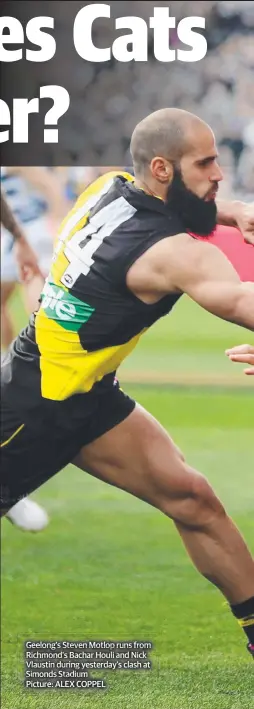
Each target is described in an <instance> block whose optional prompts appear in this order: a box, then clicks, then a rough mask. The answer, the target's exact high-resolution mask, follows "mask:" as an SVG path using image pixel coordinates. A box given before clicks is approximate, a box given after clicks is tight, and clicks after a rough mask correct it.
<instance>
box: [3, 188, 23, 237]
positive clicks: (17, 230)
mask: <svg viewBox="0 0 254 709" xmlns="http://www.w3.org/2000/svg"><path fill="white" fill-rule="evenodd" d="M1 223H2V225H3V226H4V227H5V229H7V231H9V232H10V234H11V235H12V236H13V239H14V241H18V240H19V239H21V240H22V239H25V238H26V237H25V234H24V232H23V229H22V228H21V226H20V224H18V222H17V220H16V218H15V216H14V214H13V212H12V211H11V209H10V207H9V205H8V202H7V200H6V197H5V196H4V194H3V193H2V190H1Z"/></svg>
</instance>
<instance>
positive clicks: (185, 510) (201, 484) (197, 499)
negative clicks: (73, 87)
mask: <svg viewBox="0 0 254 709" xmlns="http://www.w3.org/2000/svg"><path fill="white" fill-rule="evenodd" d="M181 467H182V473H183V476H184V477H183V478H182V479H183V485H182V486H181V488H179V490H177V491H176V495H175V498H174V499H173V501H172V499H170V498H169V500H168V502H166V507H168V509H170V508H171V514H170V515H169V516H171V517H172V519H174V521H175V522H179V523H181V524H184V525H186V526H189V527H192V528H202V527H203V528H206V527H207V526H209V525H211V524H213V522H214V521H215V520H216V519H217V518H218V517H220V516H221V515H224V514H225V510H224V508H223V505H222V504H221V502H220V500H219V499H218V497H217V496H216V494H215V492H214V490H213V489H212V487H211V485H210V484H209V482H208V480H207V479H206V478H205V477H204V476H203V475H201V474H200V473H198V472H196V471H195V470H193V469H192V468H190V467H189V466H188V465H187V464H186V463H185V462H183V463H182V464H181Z"/></svg>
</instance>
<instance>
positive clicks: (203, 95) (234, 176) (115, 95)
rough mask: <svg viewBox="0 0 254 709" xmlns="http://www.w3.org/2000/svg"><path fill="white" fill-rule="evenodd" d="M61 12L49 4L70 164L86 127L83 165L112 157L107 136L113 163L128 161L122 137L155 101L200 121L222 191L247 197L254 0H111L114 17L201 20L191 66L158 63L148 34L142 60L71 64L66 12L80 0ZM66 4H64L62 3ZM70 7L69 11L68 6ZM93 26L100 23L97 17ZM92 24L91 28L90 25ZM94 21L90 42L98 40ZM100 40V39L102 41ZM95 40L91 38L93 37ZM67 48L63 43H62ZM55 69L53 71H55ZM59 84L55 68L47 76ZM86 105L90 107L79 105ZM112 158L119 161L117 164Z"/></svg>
mask: <svg viewBox="0 0 254 709" xmlns="http://www.w3.org/2000/svg"><path fill="white" fill-rule="evenodd" d="M64 4H65V13H64V14H63V13H62V11H61V9H60V7H59V5H60V3H56V6H58V7H56V13H59V15H58V19H57V21H58V24H59V41H60V42H62V43H64V44H65V45H66V52H65V62H66V65H65V66H64V67H63V66H62V65H61V68H60V67H59V71H61V72H63V69H64V75H65V85H66V88H67V89H70V91H71V95H72V106H73V111H72V123H71V126H69V127H68V132H67V133H66V136H64V135H63V141H65V143H66V150H67V152H68V150H69V147H68V146H70V145H71V158H72V160H73V163H74V164H75V163H76V164H79V165H80V164H82V163H83V159H82V146H83V141H84V134H85V133H86V132H89V135H90V132H91V127H92V128H93V131H92V133H91V134H92V140H91V144H90V148H91V161H90V162H89V161H88V160H87V157H88V156H87V153H86V162H85V164H87V163H89V164H96V162H94V156H95V154H96V152H97V154H98V156H99V161H98V163H97V164H102V165H108V164H111V162H112V141H114V144H115V145H116V144H117V145H119V160H118V156H117V150H116V148H114V162H115V163H117V164H122V155H123V154H124V155H125V156H126V157H125V161H124V162H125V164H127V165H128V164H129V153H128V146H129V137H130V133H131V131H132V129H133V128H134V126H135V125H136V123H137V122H138V121H139V120H140V119H141V118H143V117H144V116H145V115H147V114H148V113H149V112H151V111H154V110H156V109H158V108H161V107H162V106H178V107H181V108H184V109H187V110H189V111H193V112H194V113H198V115H199V116H200V117H201V118H203V119H204V120H206V121H207V122H208V123H209V124H210V125H211V126H212V128H213V130H214V132H215V134H216V137H217V141H218V145H219V148H220V155H221V164H222V166H223V168H224V170H225V178H226V179H225V181H224V185H223V186H222V189H221V195H222V196H236V197H239V198H241V197H243V196H244V197H245V198H246V197H247V199H248V198H249V199H251V193H252V192H253V184H254V109H253V106H254V52H253V33H254V2H253V0H247V1H246V0H234V1H228V0H224V1H221V2H218V1H214V0H212V1H209V0H208V1H203V0H199V2H195V1H194V2H182V1H178V2H170V3H168V2H163V1H160V2H150V1H148V2H137V1H135V2H130V1H129V0H128V2H121V3H119V2H114V4H113V5H114V8H113V10H112V11H113V12H114V16H119V15H131V14H136V15H138V16H140V17H143V18H144V19H146V20H148V18H149V16H150V15H152V14H153V7H154V6H155V5H158V6H160V7H162V6H169V7H170V14H171V15H173V16H175V17H176V20H177V21H178V20H179V19H181V17H184V16H187V15H188V14H189V15H195V14H196V15H201V16H205V17H206V37H207V40H208V52H207V55H206V57H205V58H204V59H203V60H202V61H200V62H197V63H194V64H192V63H189V64H187V65H186V64H184V63H181V62H175V63H174V64H168V65H165V64H164V65H162V64H161V63H160V62H158V61H156V60H155V59H154V57H153V53H152V36H151V45H150V52H149V62H148V63H143V62H142V63H138V62H130V63H128V64H125V65H124V64H119V63H118V62H116V61H115V60H114V59H113V60H112V61H111V62H108V63H107V64H106V65H105V64H97V65H89V64H86V71H84V62H81V63H80V64H79V65H75V67H74V64H73V61H74V59H73V53H71V51H69V50H68V47H69V45H68V41H67V36H68V32H69V22H70V14H71V15H72V17H73V15H74V13H76V12H78V10H79V9H80V7H81V6H82V4H83V3H80V2H74V3H64ZM68 6H69V7H68ZM74 6H76V8H74ZM97 22H98V23H100V21H99V20H98V21H97ZM101 23H102V26H103V46H109V45H108V42H110V38H111V37H112V34H111V33H112V28H109V22H108V20H106V21H105V22H104V25H103V20H102V21H101ZM97 26H98V25H96V26H95V27H97ZM100 32H101V25H100V30H98V36H99V38H100V39H98V40H97V43H98V44H99V43H100V42H101V34H100ZM104 39H105V41H104ZM170 41H171V46H175V47H176V46H177V42H178V38H177V33H176V31H175V33H174V34H173V31H172V30H171V31H170ZM95 42H96V36H95ZM69 49H70V48H69ZM57 71H58V69H57V68H56V72H57ZM53 78H54V80H56V81H59V80H60V75H59V76H58V75H57V73H56V75H55V76H54V77H53ZM101 105H103V113H104V116H103V117H104V123H103V131H101V130H99V128H100V125H101V123H100V121H101V116H100V108H101ZM87 106H89V110H87V109H86V107H87ZM117 161H118V162H117Z"/></svg>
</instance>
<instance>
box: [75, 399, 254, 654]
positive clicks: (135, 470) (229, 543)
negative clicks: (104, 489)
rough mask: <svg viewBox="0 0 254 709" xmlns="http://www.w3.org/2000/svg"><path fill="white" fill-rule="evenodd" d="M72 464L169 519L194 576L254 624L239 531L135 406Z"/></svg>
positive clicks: (253, 575) (253, 586)
mask: <svg viewBox="0 0 254 709" xmlns="http://www.w3.org/2000/svg"><path fill="white" fill-rule="evenodd" d="M73 462H74V464H75V465H77V466H78V467H79V468H81V469H82V470H84V471H88V472H90V473H91V474H92V475H95V476H96V477H98V478H100V479H101V480H104V481H106V482H108V483H109V484H111V485H115V486H116V487H120V488H122V489H124V490H126V491H127V492H129V493H131V494H132V495H135V496H136V497H138V498H140V499H142V500H144V501H146V502H148V503H149V504H151V505H153V506H154V507H156V508H158V509H159V510H161V511H162V512H163V513H164V514H166V515H167V516H168V517H170V518H172V519H173V521H174V523H175V525H176V527H177V529H178V532H179V533H180V535H181V537H182V540H183V542H184V544H185V546H186V549H187V551H188V553H189V555H190V557H191V559H192V561H193V563H194V564H195V566H196V568H197V569H198V571H199V572H200V573H201V574H203V576H205V577H206V578H207V579H209V581H211V582H212V583H213V584H215V585H216V586H217V587H218V588H219V589H220V590H221V591H222V593H223V594H224V595H225V597H226V598H227V599H228V601H229V603H230V604H231V606H232V605H233V608H232V610H233V612H234V613H235V614H236V615H237V617H240V618H242V617H243V616H249V615H251V616H252V614H253V616H252V617H253V620H254V561H253V559H252V557H251V554H250V552H249V551H248V548H247V546H246V544H245V542H244V540H243V538H242V536H241V534H240V532H239V531H238V529H237V528H236V526H235V525H234V523H233V522H232V520H231V519H230V518H229V517H228V516H227V514H226V512H225V509H224V508H223V505H222V504H221V502H220V500H219V499H218V497H217V496H216V494H215V493H214V491H213V490H212V488H211V486H210V484H209V483H208V481H207V480H206V479H205V478H204V477H203V476H202V475H201V474H200V473H198V472H197V471H196V470H194V469H193V468H192V467H191V466H189V465H188V464H187V463H186V462H185V460H184V457H183V455H182V454H181V452H180V451H179V450H178V448H177V447H176V446H175V445H174V443H173V442H172V440H171V439H170V437H169V436H168V434H167V433H166V431H165V430H164V429H163V428H162V427H161V426H160V424H159V423H158V422H157V421H156V420H155V419H154V418H153V417H152V416H151V415H150V414H148V413H147V412H146V411H144V409H142V408H141V407H138V406H137V407H136V408H135V410H134V411H133V412H132V413H131V414H130V415H129V416H128V418H126V419H125V420H124V421H122V423H120V424H119V425H117V426H116V427H115V428H113V429H112V430H110V431H109V432H107V433H105V434H104V435H103V436H101V437H100V438H99V439H97V440H95V441H94V442H93V443H91V444H90V445H88V446H86V447H84V448H83V449H82V450H81V451H80V453H79V455H78V456H77V457H76V458H75V460H74V461H73ZM250 628H251V624H250V625H249V627H246V633H247V631H248V638H249V639H250V640H251V639H252V642H253V645H254V637H253V638H252V636H253V634H254V625H252V635H251V630H250Z"/></svg>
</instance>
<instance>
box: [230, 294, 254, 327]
mask: <svg viewBox="0 0 254 709" xmlns="http://www.w3.org/2000/svg"><path fill="white" fill-rule="evenodd" d="M239 291H240V292H239V296H238V298H237V299H236V302H235V308H234V314H233V319H232V322H234V323H235V324H236V325H241V326H242V327H245V328H247V329H248V330H251V331H252V332H254V283H241V286H240V289H239Z"/></svg>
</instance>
